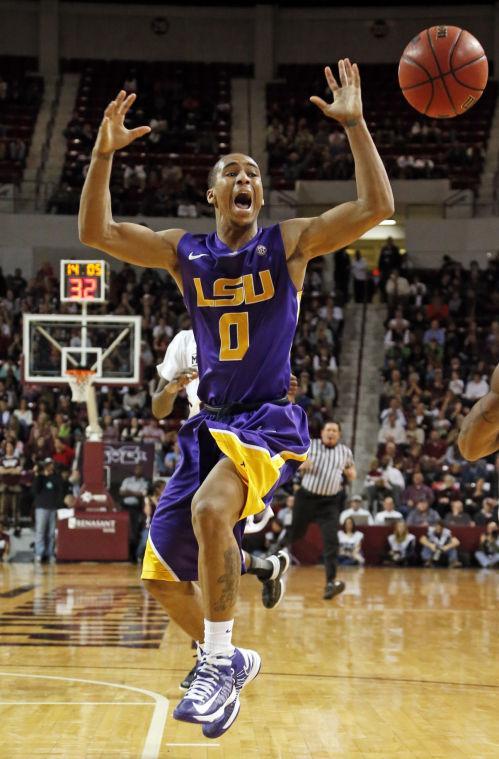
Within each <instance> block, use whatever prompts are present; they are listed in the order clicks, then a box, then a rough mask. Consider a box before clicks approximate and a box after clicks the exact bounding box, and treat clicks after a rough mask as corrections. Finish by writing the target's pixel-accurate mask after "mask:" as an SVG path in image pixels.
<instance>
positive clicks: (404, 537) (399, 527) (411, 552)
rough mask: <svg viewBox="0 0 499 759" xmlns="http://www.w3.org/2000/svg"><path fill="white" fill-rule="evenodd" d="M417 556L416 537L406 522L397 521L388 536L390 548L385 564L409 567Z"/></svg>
mask: <svg viewBox="0 0 499 759" xmlns="http://www.w3.org/2000/svg"><path fill="white" fill-rule="evenodd" d="M415 558H416V538H415V536H414V535H413V534H412V533H410V532H409V531H408V529H407V525H406V524H405V522H403V521H400V522H396V523H395V524H394V525H393V532H392V534H391V535H389V536H388V550H387V555H386V560H385V562H384V563H385V564H390V565H392V566H399V567H400V566H404V567H407V566H409V565H410V564H413V563H414V561H415Z"/></svg>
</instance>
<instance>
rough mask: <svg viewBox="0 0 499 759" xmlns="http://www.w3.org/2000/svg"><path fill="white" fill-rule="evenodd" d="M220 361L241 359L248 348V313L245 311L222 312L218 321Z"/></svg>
mask: <svg viewBox="0 0 499 759" xmlns="http://www.w3.org/2000/svg"><path fill="white" fill-rule="evenodd" d="M218 331H219V333H220V356H219V358H220V361H241V359H242V358H243V357H244V356H245V354H246V351H247V350H248V348H249V314H248V312H247V311H241V312H239V313H232V314H222V316H221V317H220V321H219V322H218Z"/></svg>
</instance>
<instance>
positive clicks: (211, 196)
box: [206, 187, 215, 206]
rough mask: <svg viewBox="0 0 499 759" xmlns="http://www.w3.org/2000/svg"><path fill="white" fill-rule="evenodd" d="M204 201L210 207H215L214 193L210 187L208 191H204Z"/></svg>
mask: <svg viewBox="0 0 499 759" xmlns="http://www.w3.org/2000/svg"><path fill="white" fill-rule="evenodd" d="M206 200H207V201H208V203H209V204H210V206H214V205H215V193H214V192H213V187H210V189H209V190H207V191H206Z"/></svg>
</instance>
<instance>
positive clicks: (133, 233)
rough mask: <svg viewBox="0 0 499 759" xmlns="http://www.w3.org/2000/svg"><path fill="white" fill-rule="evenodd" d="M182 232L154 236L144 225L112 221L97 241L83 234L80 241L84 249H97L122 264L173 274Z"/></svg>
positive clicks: (167, 231) (157, 233)
mask: <svg viewBox="0 0 499 759" xmlns="http://www.w3.org/2000/svg"><path fill="white" fill-rule="evenodd" d="M184 234H185V230H183V229H169V230H165V231H162V232H154V231H153V230H152V229H149V228H148V227H145V226H142V225H141V224H132V223H130V222H115V221H111V222H110V223H109V224H108V225H107V226H106V229H105V232H103V233H102V234H101V235H100V236H99V238H98V239H90V238H88V237H86V236H85V235H84V234H81V235H80V240H81V242H83V243H84V244H85V245H90V247H92V248H98V249H99V250H103V251H105V252H106V253H109V254H110V255H111V256H114V257H115V258H118V259H119V260H120V261H126V262H127V263H130V264H135V265H136V266H144V267H148V268H157V269H166V271H168V272H169V273H170V274H174V272H175V271H176V270H177V268H178V262H177V245H178V243H179V241H180V240H181V238H182V237H183V236H184Z"/></svg>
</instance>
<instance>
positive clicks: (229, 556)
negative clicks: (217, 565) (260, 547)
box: [214, 548, 241, 611]
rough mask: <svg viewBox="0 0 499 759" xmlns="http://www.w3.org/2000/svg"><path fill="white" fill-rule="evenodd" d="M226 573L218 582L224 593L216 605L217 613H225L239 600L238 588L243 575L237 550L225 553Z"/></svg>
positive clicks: (229, 550)
mask: <svg viewBox="0 0 499 759" xmlns="http://www.w3.org/2000/svg"><path fill="white" fill-rule="evenodd" d="M224 565H225V572H224V574H223V575H220V577H219V578H218V580H217V583H218V584H220V585H222V588H223V589H222V593H221V595H220V598H219V599H218V601H217V602H216V603H215V606H214V610H215V611H225V610H226V609H228V608H229V607H231V606H234V604H235V603H236V600H237V588H238V585H239V576H240V574H241V559H240V556H239V550H238V549H237V548H229V549H228V550H227V551H225V553H224Z"/></svg>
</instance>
